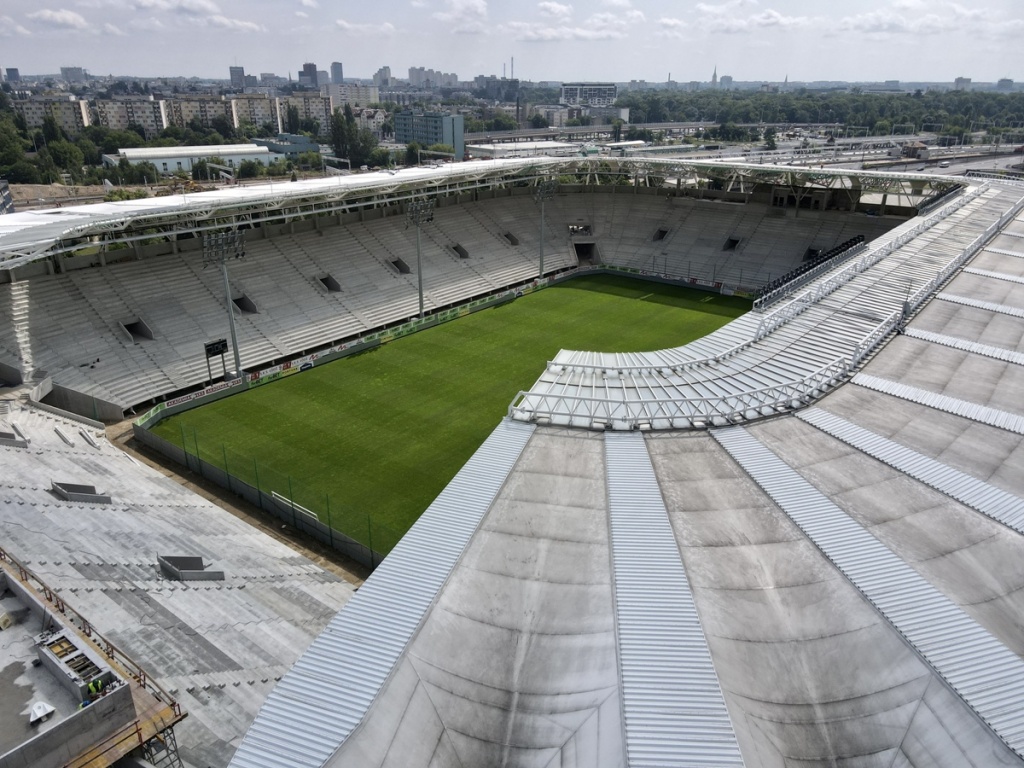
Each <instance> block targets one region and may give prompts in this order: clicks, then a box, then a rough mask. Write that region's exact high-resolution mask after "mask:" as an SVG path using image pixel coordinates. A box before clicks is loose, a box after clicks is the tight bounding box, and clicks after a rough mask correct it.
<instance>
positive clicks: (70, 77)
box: [60, 67, 87, 83]
mask: <svg viewBox="0 0 1024 768" xmlns="http://www.w3.org/2000/svg"><path fill="white" fill-rule="evenodd" d="M86 77H87V75H86V72H85V70H84V69H82V68H81V67H61V68H60V78H61V80H63V81H64V82H67V83H84V82H85V81H86Z"/></svg>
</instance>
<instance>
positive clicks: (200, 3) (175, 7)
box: [135, 0, 220, 16]
mask: <svg viewBox="0 0 1024 768" xmlns="http://www.w3.org/2000/svg"><path fill="white" fill-rule="evenodd" d="M135 2H136V5H137V6H138V7H139V8H146V9H149V10H156V11H173V12H175V13H181V14H185V15H186V16H214V15H217V14H219V13H220V6H219V5H217V4H216V3H215V2H213V0H135Z"/></svg>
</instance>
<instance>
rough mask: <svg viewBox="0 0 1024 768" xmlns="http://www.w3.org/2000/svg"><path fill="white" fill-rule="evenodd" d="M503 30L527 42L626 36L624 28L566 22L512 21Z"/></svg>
mask: <svg viewBox="0 0 1024 768" xmlns="http://www.w3.org/2000/svg"><path fill="white" fill-rule="evenodd" d="M501 31H502V32H503V33H506V34H509V35H511V36H512V37H513V38H515V39H516V40H520V41H523V42H527V43H545V42H550V41H553V40H615V39H618V38H621V37H625V33H624V32H623V31H622V30H615V29H588V28H585V27H575V26H567V25H564V24H563V25H553V26H547V25H545V24H530V23H527V22H525V21H510V22H508V23H507V24H504V25H502V27H501Z"/></svg>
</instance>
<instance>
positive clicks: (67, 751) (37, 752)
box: [0, 684, 135, 768]
mask: <svg viewBox="0 0 1024 768" xmlns="http://www.w3.org/2000/svg"><path fill="white" fill-rule="evenodd" d="M134 720H135V706H134V704H133V703H132V693H131V689H130V688H129V687H128V685H127V684H125V685H120V686H118V687H117V688H112V689H109V690H108V692H107V693H106V694H105V695H104V696H103V697H102V698H100V699H99V700H97V701H95V702H93V703H92V704H91V705H89V706H88V707H86V708H85V709H82V710H79V711H78V712H76V713H75V714H74V715H72V716H71V717H68V718H67V719H65V720H63V721H62V722H60V723H59V724H57V725H55V726H53V727H52V728H50V729H49V730H47V731H45V732H44V733H41V734H39V735H38V736H36V737H35V738H34V739H31V740H30V741H27V742H25V743H24V744H23V745H22V746H21V747H19V748H18V749H16V750H13V751H11V752H8V753H7V754H6V755H4V756H3V757H0V768H61V766H64V765H66V764H67V763H68V762H70V761H71V760H72V759H74V758H75V757H76V756H78V755H80V754H81V753H82V752H84V751H85V750H87V749H89V748H90V747H93V746H94V745H98V744H99V743H100V742H102V741H104V740H105V739H107V738H108V737H109V736H111V735H113V734H114V733H116V732H117V731H119V730H121V729H122V728H124V727H126V726H128V725H130V724H131V723H132V722H133V721H134Z"/></svg>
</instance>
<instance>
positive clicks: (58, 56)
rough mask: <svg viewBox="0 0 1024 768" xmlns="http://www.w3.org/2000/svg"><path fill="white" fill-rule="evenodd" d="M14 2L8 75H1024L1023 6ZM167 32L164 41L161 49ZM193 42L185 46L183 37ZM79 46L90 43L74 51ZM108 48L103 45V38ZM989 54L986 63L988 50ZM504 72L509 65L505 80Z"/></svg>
mask: <svg viewBox="0 0 1024 768" xmlns="http://www.w3.org/2000/svg"><path fill="white" fill-rule="evenodd" d="M340 5H341V7H340V8H339V7H337V5H332V6H331V7H326V6H328V3H327V2H326V0H324V2H321V0H246V2H244V3H243V2H242V0H57V1H56V2H44V3H42V4H40V3H38V2H37V0H8V2H7V3H5V8H4V11H3V12H0V67H16V68H19V69H20V70H21V72H22V73H23V74H48V73H55V72H58V71H59V70H60V67H62V66H64V67H67V66H79V67H83V68H85V69H86V70H88V71H89V73H90V74H92V75H94V76H105V75H107V74H114V75H138V76H149V77H156V76H164V77H170V76H183V77H202V78H217V79H225V80H226V79H227V78H228V68H229V67H230V66H241V67H244V68H245V71H246V73H247V74H258V73H260V72H274V73H275V74H277V75H280V76H288V75H289V74H291V75H292V77H293V78H294V77H296V74H297V72H298V71H300V69H301V67H302V64H303V63H304V62H310V61H312V62H316V63H317V66H318V67H319V68H320V69H327V68H328V67H329V66H330V63H331V62H335V61H337V62H342V63H343V64H344V67H345V73H346V75H347V76H348V77H349V78H369V77H371V76H372V74H373V73H374V72H375V71H376V70H377V69H378V68H379V67H381V66H390V67H391V70H392V72H393V73H394V75H395V76H396V77H402V78H404V77H405V75H406V73H407V71H408V68H409V67H415V66H424V67H428V68H434V69H438V70H443V71H450V72H455V73H456V74H457V75H458V76H459V78H460V80H463V81H465V80H471V79H472V78H473V77H474V76H476V75H481V74H483V75H497V76H501V75H502V74H505V75H507V76H509V77H511V76H512V75H513V71H512V59H513V58H514V62H515V70H514V74H515V75H516V76H518V77H520V78H522V79H526V80H534V81H537V80H563V81H569V80H590V81H601V80H610V81H619V82H622V81H628V80H647V81H650V82H664V81H665V80H666V79H668V77H669V75H670V74H671V77H672V79H673V80H675V81H677V82H681V83H686V82H689V81H693V80H696V81H702V82H703V81H707V80H709V79H710V77H711V72H712V69H713V68H715V67H717V72H718V75H719V76H722V75H730V76H732V77H733V78H734V79H735V80H737V81H758V80H763V81H771V82H781V81H782V80H783V79H784V78H786V77H788V78H789V79H790V80H791V81H793V80H795V81H815V80H836V81H839V80H845V81H853V82H856V81H881V80H900V81H912V82H914V81H921V82H951V81H953V80H954V79H955V78H956V77H960V76H963V77H969V78H972V79H973V80H974V81H976V82H995V81H997V80H998V79H1000V78H1004V77H1008V78H1013V79H1020V74H1021V73H1020V69H1021V65H1022V64H1024V53H1022V51H1021V48H1020V46H1019V43H1018V41H1019V39H1020V35H1021V34H1022V33H1024V19H1022V18H1021V17H1020V16H1019V14H1018V15H1014V11H1013V9H1014V3H1013V0H982V1H981V2H977V3H974V4H973V5H972V6H971V7H970V8H968V7H965V6H963V5H960V4H959V3H955V2H937V3H935V2H925V0H887V1H882V0H864V1H863V2H858V3H855V4H852V6H853V7H851V4H844V5H843V6H842V7H841V8H840V7H838V6H837V4H828V5H826V4H822V3H809V2H805V1H803V0H765V1H764V2H758V1H757V0H727V1H726V2H687V3H680V2H671V1H670V0H587V1H586V2H575V3H569V2H565V3H562V2H556V1H555V0H541V1H540V2H529V3H513V2H509V1H508V0H503V1H501V2H498V1H497V0H401V1H400V2H399V1H396V0H384V1H383V2H379V3H375V4H364V3H359V4H353V3H343V4H340ZM154 36H157V37H158V38H159V39H160V42H161V44H158V45H154V39H153V38H154ZM178 39H180V40H181V41H182V44H181V45H176V44H175V41H176V40H178ZM72 41H78V42H80V43H81V44H80V45H73V44H72ZM101 41H105V42H101ZM979 50H983V51H984V54H985V55H984V56H979V55H978V51H979ZM503 68H504V71H503Z"/></svg>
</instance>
